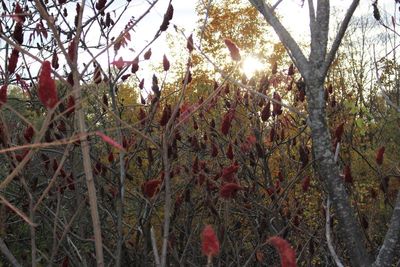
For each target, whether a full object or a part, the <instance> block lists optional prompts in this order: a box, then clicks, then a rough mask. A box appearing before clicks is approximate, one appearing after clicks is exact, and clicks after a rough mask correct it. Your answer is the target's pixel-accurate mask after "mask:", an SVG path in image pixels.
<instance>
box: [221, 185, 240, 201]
mask: <svg viewBox="0 0 400 267" xmlns="http://www.w3.org/2000/svg"><path fill="white" fill-rule="evenodd" d="M242 189H243V187H241V186H240V185H238V184H237V183H226V184H224V185H222V186H221V188H220V190H219V195H220V196H221V197H222V198H224V199H231V198H234V197H235V195H236V193H237V191H239V190H242Z"/></svg>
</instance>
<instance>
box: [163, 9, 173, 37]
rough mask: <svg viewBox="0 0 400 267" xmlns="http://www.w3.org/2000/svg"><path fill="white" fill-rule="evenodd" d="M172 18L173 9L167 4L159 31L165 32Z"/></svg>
mask: <svg viewBox="0 0 400 267" xmlns="http://www.w3.org/2000/svg"><path fill="white" fill-rule="evenodd" d="M173 16H174V7H173V6H172V5H171V4H169V6H168V9H167V12H165V14H164V19H163V22H162V23H161V26H160V31H162V32H163V31H166V30H167V29H168V26H169V22H170V21H171V19H172V17H173Z"/></svg>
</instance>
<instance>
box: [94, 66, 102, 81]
mask: <svg viewBox="0 0 400 267" xmlns="http://www.w3.org/2000/svg"><path fill="white" fill-rule="evenodd" d="M93 81H94V83H95V84H99V83H101V81H102V77H101V69H100V66H96V68H95V69H94V74H93Z"/></svg>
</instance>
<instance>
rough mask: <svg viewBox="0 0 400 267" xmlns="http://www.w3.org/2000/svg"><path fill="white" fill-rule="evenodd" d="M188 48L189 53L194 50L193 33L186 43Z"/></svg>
mask: <svg viewBox="0 0 400 267" xmlns="http://www.w3.org/2000/svg"><path fill="white" fill-rule="evenodd" d="M186 47H187V49H188V50H189V53H192V52H193V49H194V46H193V34H191V35H190V36H189V38H188V39H187V44H186Z"/></svg>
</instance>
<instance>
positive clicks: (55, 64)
mask: <svg viewBox="0 0 400 267" xmlns="http://www.w3.org/2000/svg"><path fill="white" fill-rule="evenodd" d="M51 66H52V67H53V68H54V69H58V67H59V66H60V65H59V64H58V55H57V52H56V50H54V51H53V56H52V58H51Z"/></svg>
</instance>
